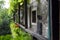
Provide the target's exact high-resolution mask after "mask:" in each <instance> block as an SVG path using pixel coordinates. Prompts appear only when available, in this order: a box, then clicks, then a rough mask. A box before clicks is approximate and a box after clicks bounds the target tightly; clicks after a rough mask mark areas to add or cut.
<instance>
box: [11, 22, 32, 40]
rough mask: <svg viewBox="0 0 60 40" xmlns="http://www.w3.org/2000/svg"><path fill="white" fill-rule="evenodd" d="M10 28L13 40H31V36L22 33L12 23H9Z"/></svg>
mask: <svg viewBox="0 0 60 40" xmlns="http://www.w3.org/2000/svg"><path fill="white" fill-rule="evenodd" d="M10 28H11V32H12V37H13V38H14V40H32V38H31V35H30V34H28V33H26V32H24V31H23V30H22V29H21V28H19V27H17V26H16V24H15V23H14V22H11V23H10Z"/></svg>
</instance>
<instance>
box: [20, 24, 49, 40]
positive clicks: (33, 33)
mask: <svg viewBox="0 0 60 40" xmlns="http://www.w3.org/2000/svg"><path fill="white" fill-rule="evenodd" d="M19 26H20V28H22V29H23V30H24V31H25V32H27V33H29V34H31V35H32V36H34V37H35V38H37V39H38V40H48V39H47V38H45V37H43V36H42V35H39V34H37V33H35V32H32V31H31V30H29V29H26V28H25V27H24V26H22V25H20V24H19Z"/></svg>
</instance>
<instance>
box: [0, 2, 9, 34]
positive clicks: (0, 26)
mask: <svg viewBox="0 0 60 40" xmlns="http://www.w3.org/2000/svg"><path fill="white" fill-rule="evenodd" d="M3 5H4V1H0V35H5V34H6V33H10V28H9V22H10V21H9V17H8V12H7V11H8V9H6V8H2V7H3Z"/></svg>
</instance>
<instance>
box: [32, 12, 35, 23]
mask: <svg viewBox="0 0 60 40" xmlns="http://www.w3.org/2000/svg"><path fill="white" fill-rule="evenodd" d="M32 22H33V23H36V11H32Z"/></svg>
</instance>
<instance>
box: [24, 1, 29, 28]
mask: <svg viewBox="0 0 60 40" xmlns="http://www.w3.org/2000/svg"><path fill="white" fill-rule="evenodd" d="M24 13H25V27H26V28H27V26H28V23H27V21H28V20H27V15H28V14H27V0H24Z"/></svg>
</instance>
